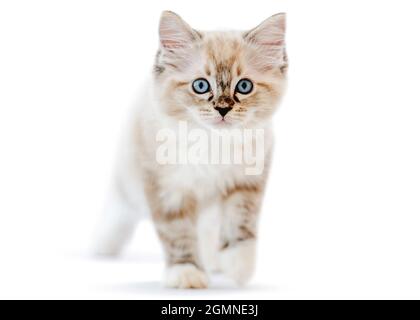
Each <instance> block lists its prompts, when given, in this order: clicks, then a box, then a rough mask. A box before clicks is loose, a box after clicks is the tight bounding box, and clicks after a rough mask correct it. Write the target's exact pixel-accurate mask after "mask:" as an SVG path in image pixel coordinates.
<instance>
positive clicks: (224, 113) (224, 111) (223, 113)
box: [215, 107, 232, 117]
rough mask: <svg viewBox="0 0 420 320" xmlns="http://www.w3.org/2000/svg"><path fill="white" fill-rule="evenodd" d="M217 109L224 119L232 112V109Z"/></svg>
mask: <svg viewBox="0 0 420 320" xmlns="http://www.w3.org/2000/svg"><path fill="white" fill-rule="evenodd" d="M215 109H216V110H217V111H219V113H220V115H221V116H222V117H224V116H225V115H226V114H227V113H228V112H229V111H230V110H232V107H224V108H222V107H216V108H215Z"/></svg>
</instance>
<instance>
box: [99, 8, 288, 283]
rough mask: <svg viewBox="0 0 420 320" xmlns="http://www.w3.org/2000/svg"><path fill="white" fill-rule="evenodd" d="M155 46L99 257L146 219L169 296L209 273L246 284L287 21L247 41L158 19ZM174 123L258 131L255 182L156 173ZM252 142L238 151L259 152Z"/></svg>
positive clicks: (203, 168) (233, 166) (209, 168)
mask: <svg viewBox="0 0 420 320" xmlns="http://www.w3.org/2000/svg"><path fill="white" fill-rule="evenodd" d="M159 36H160V48H159V50H158V53H157V55H156V62H155V65H154V69H153V78H152V80H151V81H150V82H149V87H148V88H147V90H145V94H144V96H143V100H142V101H141V103H140V104H139V105H138V107H136V109H135V113H134V115H133V116H132V117H131V121H130V125H129V130H128V131H127V136H126V137H125V139H124V143H123V147H122V150H121V154H120V155H121V156H120V159H119V162H118V167H117V170H116V175H115V183H114V186H113V188H112V192H111V196H110V201H109V204H108V206H107V208H106V212H105V215H104V218H103V221H102V223H101V225H100V228H99V231H98V237H97V243H96V251H97V253H99V254H107V255H112V254H117V253H119V252H120V250H121V249H122V247H123V245H124V244H125V243H126V242H127V240H128V239H129V238H130V236H131V235H132V233H133V231H134V229H135V227H136V223H137V221H138V219H139V218H140V216H142V215H143V214H144V213H147V212H150V215H151V216H152V218H153V221H154V224H155V226H156V230H157V233H158V235H159V238H160V240H161V242H162V245H163V248H164V251H165V255H166V263H167V274H166V282H165V284H166V285H167V286H168V287H173V288H205V287H207V286H208V274H209V272H211V271H214V270H220V271H222V272H224V273H225V274H226V275H227V276H229V277H231V278H232V279H233V280H235V281H236V283H238V284H244V283H246V282H247V281H248V280H249V279H250V277H251V276H252V274H253V270H254V265H255V251H256V237H257V220H258V215H259V209H260V206H261V200H262V196H263V191H264V187H265V183H266V178H267V173H268V169H269V168H268V167H269V162H270V155H271V150H272V134H271V128H270V118H271V116H272V114H273V112H274V111H275V109H276V107H277V105H278V103H279V100H280V98H281V97H282V95H283V94H284V91H285V86H286V72H287V56H286V51H285V40H284V39H285V14H277V15H274V16H272V17H270V18H268V19H267V20H265V21H264V22H263V23H261V24H260V25H259V26H257V27H256V28H254V29H251V30H250V31H247V32H233V31H232V32H202V31H197V30H194V29H192V28H191V27H190V26H189V25H188V24H187V23H186V22H184V21H183V20H182V19H181V18H180V17H179V16H178V15H176V14H175V13H173V12H169V11H165V12H163V13H162V16H161V20H160V26H159ZM180 121H183V122H184V123H186V124H187V125H188V129H187V130H188V132H191V130H197V129H201V130H204V132H210V131H212V130H215V129H221V128H222V129H223V130H224V131H222V135H223V134H227V133H228V132H230V131H233V130H234V129H235V130H237V129H240V130H244V129H249V130H252V129H262V130H264V136H263V138H264V141H263V142H264V149H263V153H262V154H260V155H259V158H263V161H264V168H263V170H262V172H260V173H259V174H246V173H245V172H244V167H245V165H244V164H241V163H239V164H238V163H230V164H213V163H204V164H203V163H200V164H197V163H195V164H190V163H175V164H161V163H159V161H157V158H156V154H157V150H158V148H159V146H160V144H159V141H158V140H159V139H157V138H156V137H157V136H158V135H159V132H161V130H162V129H165V130H173V131H174V132H177V130H178V129H179V126H180V125H179V123H180ZM223 132H224V133H223ZM251 140H252V141H251V142H249V141H248V142H246V141H245V142H244V141H243V142H242V144H243V146H246V145H248V144H251V145H253V144H256V143H257V141H256V140H255V138H252V139H251ZM188 146H189V145H188V144H187V145H184V146H183V147H179V148H180V149H179V150H180V151H181V152H182V151H186V150H182V148H184V149H185V148H187V147H188ZM255 161H257V160H255Z"/></svg>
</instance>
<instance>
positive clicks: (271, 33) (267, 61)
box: [244, 13, 287, 69]
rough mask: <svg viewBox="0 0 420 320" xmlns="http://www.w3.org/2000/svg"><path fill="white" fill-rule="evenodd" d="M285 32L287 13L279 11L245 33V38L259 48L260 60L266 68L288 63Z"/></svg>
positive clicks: (260, 63) (282, 65)
mask: <svg viewBox="0 0 420 320" xmlns="http://www.w3.org/2000/svg"><path fill="white" fill-rule="evenodd" d="M285 32H286V14H285V13H278V14H275V15H274V16H271V17H270V18H268V19H266V20H264V21H263V22H262V23H261V24H260V25H259V26H257V27H256V28H254V29H252V30H250V31H248V32H246V33H245V35H244V38H245V40H246V41H248V42H249V43H251V44H253V45H255V47H256V48H257V49H258V60H259V61H258V62H259V65H261V66H263V68H264V69H268V68H273V67H277V66H279V67H281V68H282V67H284V66H285V65H286V64H287V57H286V50H285Z"/></svg>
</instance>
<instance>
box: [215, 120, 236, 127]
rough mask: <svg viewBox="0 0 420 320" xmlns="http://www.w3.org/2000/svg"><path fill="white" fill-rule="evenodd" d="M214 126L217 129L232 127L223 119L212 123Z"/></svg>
mask: <svg viewBox="0 0 420 320" xmlns="http://www.w3.org/2000/svg"><path fill="white" fill-rule="evenodd" d="M214 125H215V126H217V127H229V126H231V125H232V123H231V122H230V121H229V120H226V119H225V118H221V119H218V120H216V121H215V122H214Z"/></svg>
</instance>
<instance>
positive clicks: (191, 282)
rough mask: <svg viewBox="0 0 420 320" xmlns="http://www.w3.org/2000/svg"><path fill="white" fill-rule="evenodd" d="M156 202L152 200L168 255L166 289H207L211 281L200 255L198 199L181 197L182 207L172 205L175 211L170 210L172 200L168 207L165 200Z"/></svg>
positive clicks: (158, 228)
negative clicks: (164, 203) (164, 202)
mask: <svg viewBox="0 0 420 320" xmlns="http://www.w3.org/2000/svg"><path fill="white" fill-rule="evenodd" d="M155 194H156V193H155ZM172 195H173V194H172ZM156 200H158V199H154V201H153V200H152V201H153V203H152V207H153V210H152V211H153V219H154V222H155V225H156V229H157V232H158V235H159V238H160V240H161V241H162V244H163V248H164V250H165V255H166V261H167V274H166V281H165V284H166V286H168V287H171V288H179V289H194V288H206V287H207V285H208V278H207V275H206V273H205V272H204V269H203V267H202V265H201V263H200V260H199V255H198V241H197V212H196V202H195V200H194V199H192V198H189V197H184V196H181V199H180V200H179V201H175V202H177V203H179V204H178V205H176V206H174V205H172V206H171V207H172V208H171V209H169V208H168V207H167V204H168V203H169V202H171V201H169V200H168V198H166V208H165V205H163V201H158V203H159V204H157V201H156ZM153 204H154V205H153Z"/></svg>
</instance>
